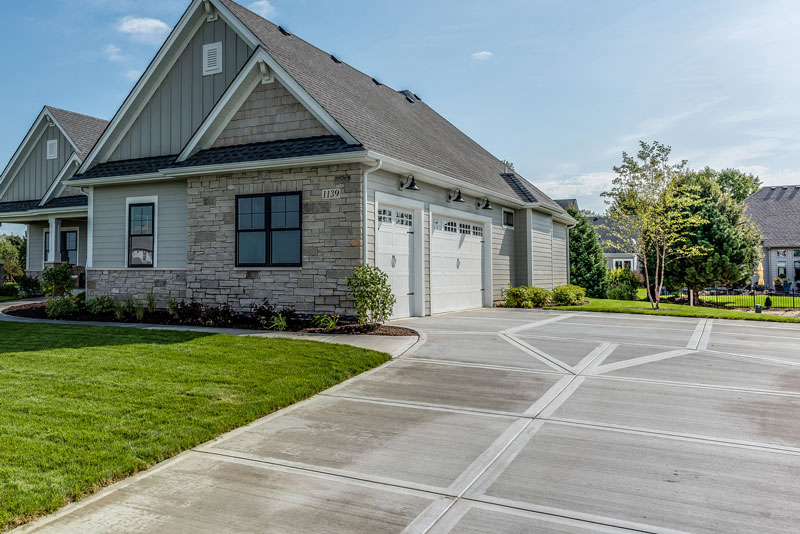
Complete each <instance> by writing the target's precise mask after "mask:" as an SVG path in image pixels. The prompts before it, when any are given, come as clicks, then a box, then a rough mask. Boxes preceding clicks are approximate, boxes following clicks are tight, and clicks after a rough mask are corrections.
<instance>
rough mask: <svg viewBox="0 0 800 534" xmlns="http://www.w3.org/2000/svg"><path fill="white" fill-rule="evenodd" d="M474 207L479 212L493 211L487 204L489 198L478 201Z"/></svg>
mask: <svg viewBox="0 0 800 534" xmlns="http://www.w3.org/2000/svg"><path fill="white" fill-rule="evenodd" d="M475 207H476V208H478V209H479V210H493V209H494V208H493V207H492V203H491V202H489V198H488V197H486V198H481V199H478V201H477V202H475Z"/></svg>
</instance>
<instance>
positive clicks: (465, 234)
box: [430, 215, 484, 313]
mask: <svg viewBox="0 0 800 534" xmlns="http://www.w3.org/2000/svg"><path fill="white" fill-rule="evenodd" d="M432 225H433V228H432V230H431V262H430V266H431V313H442V312H448V311H456V310H465V309H468V308H478V307H480V306H483V237H484V236H483V233H484V228H483V225H482V224H475V223H471V222H469V221H465V220H459V219H455V218H449V217H441V216H437V215H434V216H433V219H432Z"/></svg>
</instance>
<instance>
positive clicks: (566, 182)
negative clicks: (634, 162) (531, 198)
mask: <svg viewBox="0 0 800 534" xmlns="http://www.w3.org/2000/svg"><path fill="white" fill-rule="evenodd" d="M615 176H616V174H614V173H613V172H590V173H587V174H581V175H579V176H573V177H569V178H563V179H560V180H555V179H554V180H550V181H546V182H536V185H537V186H538V187H539V188H540V189H541V190H542V191H544V192H545V193H547V194H548V195H549V196H550V197H552V198H575V197H578V198H580V197H587V196H597V195H599V194H600V193H602V192H603V191H608V190H609V189H611V181H612V180H613V179H614V177H615Z"/></svg>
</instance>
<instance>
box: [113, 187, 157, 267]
mask: <svg viewBox="0 0 800 534" xmlns="http://www.w3.org/2000/svg"><path fill="white" fill-rule="evenodd" d="M151 203H152V204H153V266H152V267H129V266H128V253H129V252H128V248H129V247H130V243H131V240H130V235H129V232H130V223H131V217H130V213H131V209H130V206H131V204H151ZM158 221H159V216H158V196H152V197H128V198H126V199H125V257H123V258H122V265H123V267H122V268H123V269H125V270H129V271H141V270H148V271H152V270H153V269H157V268H158Z"/></svg>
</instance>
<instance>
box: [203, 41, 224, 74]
mask: <svg viewBox="0 0 800 534" xmlns="http://www.w3.org/2000/svg"><path fill="white" fill-rule="evenodd" d="M214 49H216V50H217V66H216V67H215V68H213V69H210V68H208V54H209V52H210V51H211V50H214ZM214 74H222V41H217V42H216V43H209V44H204V45H203V76H213V75H214Z"/></svg>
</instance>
